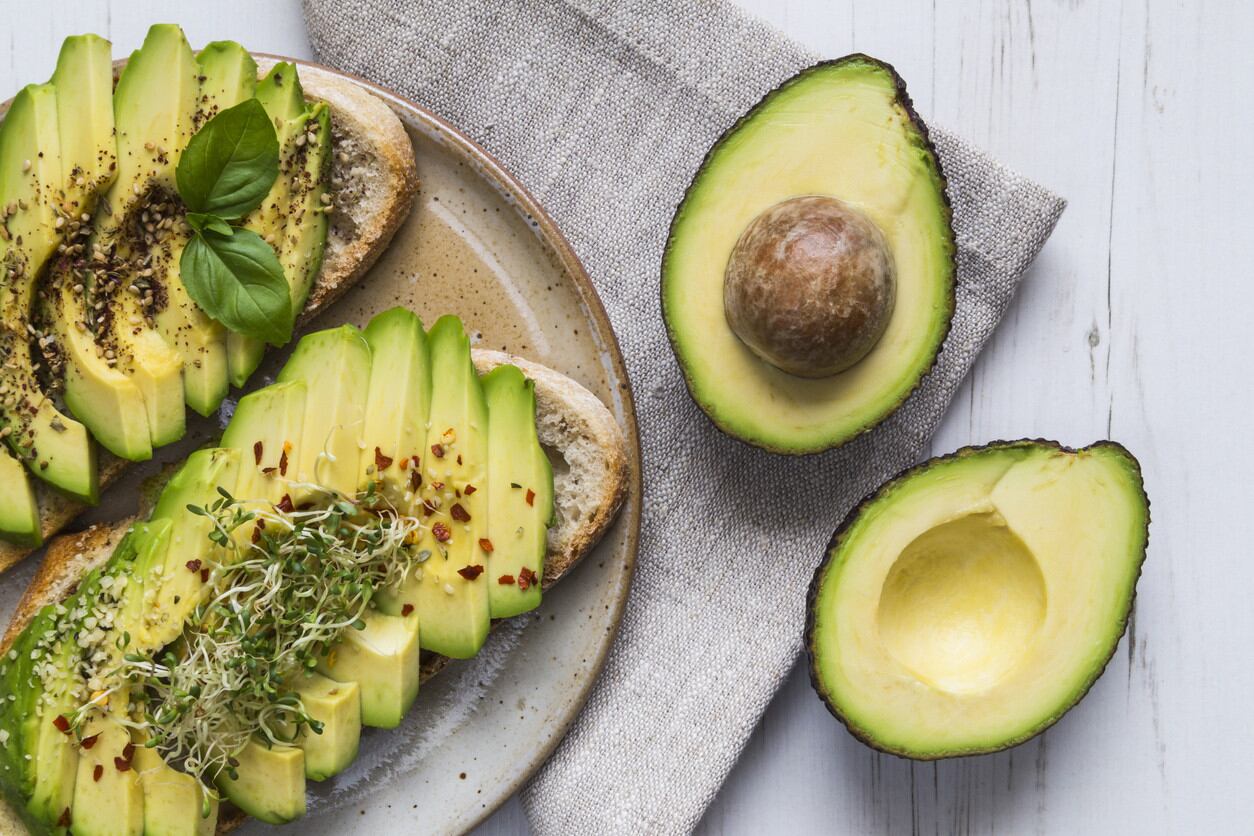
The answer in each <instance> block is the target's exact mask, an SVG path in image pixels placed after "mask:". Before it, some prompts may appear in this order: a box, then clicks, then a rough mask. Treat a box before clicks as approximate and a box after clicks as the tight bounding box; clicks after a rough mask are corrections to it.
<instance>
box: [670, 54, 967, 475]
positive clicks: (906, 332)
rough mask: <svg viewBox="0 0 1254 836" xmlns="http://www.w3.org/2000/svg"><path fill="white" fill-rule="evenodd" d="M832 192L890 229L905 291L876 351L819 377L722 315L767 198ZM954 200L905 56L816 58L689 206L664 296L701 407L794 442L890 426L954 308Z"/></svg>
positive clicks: (679, 218) (798, 448) (720, 161)
mask: <svg viewBox="0 0 1254 836" xmlns="http://www.w3.org/2000/svg"><path fill="white" fill-rule="evenodd" d="M804 195H828V196H832V197H835V198H838V199H839V200H841V201H843V202H845V203H846V204H849V205H850V206H852V207H853V208H854V209H857V210H860V211H861V212H862V213H864V214H865V215H866V216H867V217H868V218H869V219H870V220H871V221H872V222H873V223H874V225H875V226H877V227H878V228H879V230H880V232H882V233H883V236H884V238H885V239H886V241H887V244H888V249H889V251H890V253H891V256H892V260H893V262H894V263H895V265H896V277H897V279H896V304H895V305H894V307H893V311H892V314H891V316H890V318H889V321H888V324H887V328H886V330H885V331H884V334H883V336H881V337H880V338H879V341H878V342H877V343H875V345H874V347H873V348H872V349H871V350H870V353H868V354H867V355H866V356H865V357H863V358H862V359H861V360H860V361H858V362H857V363H856V364H855V365H854V366H852V367H851V368H849V369H847V370H846V371H844V372H841V373H839V374H836V375H833V376H830V377H824V378H817V379H809V378H803V377H798V376H794V375H791V374H788V373H786V372H783V371H780V370H779V369H777V368H775V367H774V366H771V365H769V364H767V363H766V362H764V361H763V360H760V359H758V357H757V356H756V355H755V354H754V353H753V352H752V351H750V350H749V348H748V347H747V346H746V345H745V344H744V343H743V342H741V341H740V339H739V338H738V337H737V336H736V334H735V333H734V332H733V331H732V330H731V328H730V327H729V326H728V323H727V317H726V316H725V314H724V304H723V290H724V271H725V269H726V267H727V264H728V259H729V256H730V254H731V252H732V248H733V247H734V246H735V245H736V242H737V240H738V239H739V238H740V235H741V233H742V232H744V230H745V228H746V227H747V226H748V225H749V223H750V222H751V221H752V220H754V218H756V217H757V216H758V215H759V214H760V213H762V212H763V211H764V210H766V209H768V208H770V207H772V206H775V205H776V204H778V203H780V202H781V201H784V200H787V199H789V198H794V197H800V196H804ZM954 253H955V247H954V236H953V230H952V228H951V226H950V209H949V203H948V200H947V198H946V196H945V184H944V179H943V177H942V175H941V172H940V168H939V165H938V163H937V160H936V155H935V153H934V152H933V150H932V146H931V144H930V143H929V142H928V139H927V132H926V129H925V128H924V127H923V125H922V124H921V123H920V122H919V121H918V119H917V117H916V116H915V115H914V112H913V110H912V109H911V108H910V102H909V99H908V98H907V97H906V94H905V89H904V86H903V85H902V83H901V81H900V79H899V78H898V77H897V75H896V73H894V72H893V70H892V68H891V67H889V66H888V65H886V64H882V63H880V62H878V61H875V60H874V59H871V58H867V57H866V56H861V55H855V56H850V57H847V58H842V59H840V60H838V61H833V62H829V63H825V64H819V65H816V66H814V67H811V68H809V69H807V70H803V71H802V72H801V73H799V74H798V75H796V76H794V77H793V78H792V79H790V80H788V81H786V82H784V83H783V84H782V85H780V86H779V87H778V88H776V89H775V90H774V91H772V92H771V93H769V94H767V96H766V97H765V98H764V99H763V100H762V101H761V102H760V103H758V104H757V105H756V106H755V107H754V108H753V109H752V110H751V111H750V112H749V113H748V114H746V115H745V116H744V117H742V118H741V119H740V121H739V122H737V123H736V125H735V126H734V127H733V128H731V129H730V130H729V131H728V132H727V133H726V134H724V135H723V137H722V138H721V139H720V140H719V141H718V142H717V143H716V144H715V146H714V148H713V149H712V150H711V151H710V153H709V155H708V156H707V157H706V159H705V161H704V163H702V165H701V168H700V169H699V170H698V172H697V174H696V176H695V177H694V179H693V182H692V185H691V186H690V187H689V189H688V192H687V194H686V195H685V196H684V199H683V201H682V203H681V204H680V205H679V208H678V209H677V210H676V212H675V217H674V220H673V222H672V224H671V230H670V237H669V240H668V241H667V245H666V251H665V255H664V258H663V264H662V309H663V313H664V316H665V319H666V326H667V330H668V332H669V334H670V339H671V344H672V346H673V348H674V350H675V354H676V357H677V358H678V360H679V364H680V366H681V368H682V370H683V373H684V377H685V379H686V381H687V384H688V388H689V390H690V392H691V393H692V396H693V398H694V399H695V400H696V402H697V403H698V405H700V407H701V408H702V409H703V410H704V411H705V412H706V414H707V415H709V416H710V418H711V419H712V420H713V421H714V423H715V424H716V425H717V426H718V427H719V428H720V429H722V430H723V431H725V432H727V433H728V434H730V435H732V436H735V437H736V438H739V439H741V440H744V441H746V442H749V443H751V444H755V445H757V446H760V447H763V448H766V449H769V450H773V451H777V452H784V453H809V452H815V451H819V450H824V449H827V448H829V447H833V446H836V445H839V444H842V443H844V442H846V441H848V440H849V439H850V438H852V437H854V436H855V435H857V434H858V433H860V432H862V431H864V430H866V429H868V428H870V427H872V426H874V425H876V424H878V423H879V422H880V421H882V420H883V419H884V418H885V417H887V416H888V415H889V414H891V413H892V411H893V410H894V409H896V407H897V406H898V405H900V404H901V402H902V401H903V400H904V399H905V398H906V396H907V395H909V394H910V392H911V391H912V390H913V389H914V387H915V386H916V384H918V382H919V380H920V379H921V378H922V376H923V375H924V374H925V373H926V372H927V371H928V370H929V369H930V368H931V366H932V364H933V362H934V360H935V358H936V354H937V352H938V351H939V349H940V345H941V342H942V341H943V340H944V337H945V334H946V333H947V332H948V330H949V322H950V319H951V317H952V313H953V306H954V295H953V294H954Z"/></svg>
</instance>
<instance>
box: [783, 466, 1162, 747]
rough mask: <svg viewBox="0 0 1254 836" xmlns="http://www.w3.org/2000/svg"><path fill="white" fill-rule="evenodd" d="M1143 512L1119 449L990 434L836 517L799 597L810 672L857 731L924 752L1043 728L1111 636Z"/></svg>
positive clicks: (1076, 693) (1119, 621) (874, 741)
mask: <svg viewBox="0 0 1254 836" xmlns="http://www.w3.org/2000/svg"><path fill="white" fill-rule="evenodd" d="M1148 523H1149V503H1148V500H1147V499H1146V496H1145V491H1144V487H1143V484H1142V480H1141V474H1140V469H1139V467H1138V465H1137V462H1136V459H1134V458H1133V457H1132V456H1131V454H1129V453H1128V451H1127V450H1125V449H1124V448H1122V447H1120V446H1119V445H1117V444H1114V443H1112V442H1100V443H1098V444H1094V445H1093V446H1091V447H1086V448H1084V449H1082V450H1068V449H1066V448H1064V447H1061V446H1059V445H1057V444H1054V443H1052V442H1043V441H1017V442H998V443H995V444H992V445H989V446H988V447H980V448H967V449H964V450H959V451H958V452H957V453H955V454H953V455H951V456H945V457H942V458H939V459H933V460H931V461H929V462H926V463H924V464H922V465H919V466H918V467H916V468H913V469H912V470H909V471H906V472H905V473H904V474H902V475H901V476H899V477H897V478H896V479H894V480H892V481H891V482H889V483H888V484H886V485H884V486H883V487H882V488H880V490H879V491H878V492H877V493H876V494H874V495H873V496H871V497H869V498H868V499H866V500H865V501H864V502H863V503H862V504H861V505H860V506H859V507H857V508H855V509H854V510H853V511H851V512H850V514H849V516H848V517H847V518H846V519H845V521H844V523H843V524H842V525H841V527H840V528H839V529H838V530H837V532H836V534H835V535H834V536H833V538H832V542H831V546H830V547H829V550H828V553H827V557H826V558H825V560H824V561H823V563H822V565H821V566H820V567H819V569H818V571H817V572H816V573H815V576H814V582H813V583H812V584H811V587H810V606H809V619H808V624H807V629H806V639H807V647H808V650H809V657H810V674H811V679H812V680H813V683H814V686H815V689H816V690H817V691H818V693H819V695H820V696H821V697H822V698H823V700H824V701H825V702H826V703H827V706H828V708H829V709H830V710H831V711H832V713H833V714H835V715H836V716H837V717H838V718H839V719H840V720H841V721H842V722H844V723H845V725H847V726H848V727H849V729H850V730H851V731H852V732H853V733H854V735H856V736H857V737H858V738H859V739H861V740H863V741H865V742H867V743H869V744H870V745H872V746H874V747H876V748H878V749H882V750H883V751H886V752H891V753H893V754H897V755H902V756H905V757H911V758H920V759H933V758H943V757H951V756H955V755H972V754H980V753H984V752H991V751H995V750H999V749H1004V748H1007V747H1009V746H1013V745H1016V744H1018V743H1021V742H1023V741H1024V740H1027V739H1028V738H1030V737H1032V736H1033V735H1036V734H1038V733H1039V732H1041V731H1043V730H1044V729H1045V728H1047V727H1048V726H1050V725H1052V724H1053V723H1054V722H1055V721H1057V720H1058V718H1059V717H1061V716H1062V715H1063V714H1064V713H1065V712H1066V711H1067V710H1068V709H1069V708H1071V707H1072V706H1073V705H1074V704H1075V703H1076V702H1077V701H1079V699H1080V698H1081V697H1082V696H1083V695H1084V694H1085V693H1086V692H1087V691H1088V689H1089V687H1090V686H1091V685H1092V684H1093V682H1094V680H1096V679H1097V677H1098V675H1100V674H1101V672H1102V669H1103V668H1104V667H1105V665H1106V662H1107V661H1108V660H1109V659H1110V656H1111V654H1112V653H1113V652H1114V649H1115V645H1116V644H1117V643H1118V641H1119V636H1120V635H1122V633H1123V630H1124V626H1125V624H1126V622H1127V618H1128V613H1129V611H1130V608H1131V605H1132V596H1133V593H1134V591H1135V587H1136V580H1137V577H1138V576H1139V574H1140V571H1141V562H1142V561H1143V560H1144V558H1145V546H1146V540H1147V536H1148Z"/></svg>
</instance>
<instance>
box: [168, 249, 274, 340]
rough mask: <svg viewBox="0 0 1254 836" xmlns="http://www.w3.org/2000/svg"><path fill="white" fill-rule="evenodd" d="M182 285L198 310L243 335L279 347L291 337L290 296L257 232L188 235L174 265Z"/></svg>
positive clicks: (268, 250)
mask: <svg viewBox="0 0 1254 836" xmlns="http://www.w3.org/2000/svg"><path fill="white" fill-rule="evenodd" d="M179 272H180V273H181V274H182V276H181V278H182V280H183V286H184V287H186V288H187V294H188V295H189V296H191V297H192V300H193V301H195V303H196V304H197V305H199V306H200V308H201V310H203V311H204V312H205V313H207V314H208V315H209V316H211V317H213V318H214V319H216V320H218V321H219V322H221V323H222V324H223V325H225V326H226V327H227V328H230V329H231V330H232V331H235V332H236V333H239V334H244V335H245V336H249V337H255V338H257V339H259V340H265V341H266V342H268V343H270V344H271V345H283V344H284V343H286V342H287V341H288V340H290V339H291V338H292V324H293V319H294V314H293V312H292V298H291V292H290V291H289V290H288V286H287V280H286V279H285V278H283V267H282V265H280V264H279V259H278V257H277V256H275V254H274V250H273V249H272V248H271V247H270V245H269V244H267V243H266V242H265V241H263V240H262V239H261V236H259V235H258V234H257V233H255V232H253V231H252V230H248V229H239V228H237V229H236V230H235V234H234V235H231V236H230V237H227V236H225V235H221V234H219V233H217V232H214V231H212V230H205V231H204V232H202V233H199V234H197V235H193V236H192V239H191V240H190V241H188V242H187V246H186V247H185V248H184V249H183V255H182V258H180V260H179Z"/></svg>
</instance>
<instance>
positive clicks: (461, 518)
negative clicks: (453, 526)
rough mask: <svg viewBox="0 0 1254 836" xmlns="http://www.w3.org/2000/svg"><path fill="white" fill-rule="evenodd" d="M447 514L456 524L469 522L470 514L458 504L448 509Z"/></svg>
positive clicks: (455, 503)
mask: <svg viewBox="0 0 1254 836" xmlns="http://www.w3.org/2000/svg"><path fill="white" fill-rule="evenodd" d="M448 513H449V516H451V517H452V518H453V519H455V520H457V521H458V522H470V512H469V511H467V510H466V509H465V508H463V507H462V504H461V503H460V502H454V503H453V507H452V508H450V509H448Z"/></svg>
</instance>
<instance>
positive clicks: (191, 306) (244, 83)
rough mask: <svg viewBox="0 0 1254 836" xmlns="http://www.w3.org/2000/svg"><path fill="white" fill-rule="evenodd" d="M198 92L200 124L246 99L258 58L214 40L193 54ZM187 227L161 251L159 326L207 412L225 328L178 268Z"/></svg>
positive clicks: (220, 371)
mask: <svg viewBox="0 0 1254 836" xmlns="http://www.w3.org/2000/svg"><path fill="white" fill-rule="evenodd" d="M196 65H197V67H198V68H199V81H200V86H199V98H198V102H197V109H196V113H195V114H194V121H195V124H196V125H197V126H201V125H203V124H204V123H205V122H207V121H208V120H209V119H211V118H213V116H215V115H216V114H217V113H219V112H220V111H222V110H226V109H227V108H230V107H233V106H235V105H237V104H239V103H240V102H242V101H244V100H245V99H250V98H252V96H253V92H254V90H255V89H256V86H257V64H256V62H254V61H253V59H252V56H251V55H249V54H248V52H247V51H246V50H245V49H244V48H243V47H242V46H240V45H239V44H237V43H235V42H234V41H215V42H214V43H211V44H209V45H208V46H206V47H205V48H204V49H202V50H201V51H200V53H199V54H198V55H197V56H196ZM189 236H190V233H189V232H187V231H184V230H183V229H182V227H179V228H178V229H175V230H174V231H173V234H172V235H171V236H170V238H169V241H168V251H163V253H162V254H163V262H164V263H163V266H162V267H161V269H162V271H163V273H164V276H165V280H164V288H165V294H164V300H163V303H162V306H161V309H160V311H159V312H158V313H157V316H156V325H157V331H158V332H159V333H160V334H161V335H162V336H163V337H164V338H165V340H166V342H167V343H169V344H170V345H171V346H173V347H174V349H175V350H176V351H178V352H179V354H180V355H181V356H182V358H183V395H184V398H185V399H186V401H187V405H188V406H190V407H191V408H192V409H194V410H196V411H197V412H199V413H200V414H201V415H210V414H212V413H213V412H214V410H216V409H217V408H218V406H219V404H221V403H222V399H223V398H224V397H226V393H227V390H228V389H229V387H230V384H229V381H228V377H227V361H226V329H225V328H223V326H222V324H221V323H219V322H217V321H215V320H214V319H211V318H210V317H209V316H208V315H206V314H205V312H204V311H202V310H201V309H200V306H199V305H197V304H196V303H195V302H194V301H192V298H191V297H190V296H188V294H187V289H186V288H185V287H184V286H183V282H182V279H181V278H180V273H179V263H180V258H181V257H182V255H183V249H184V247H185V246H186V245H187V241H188V239H189Z"/></svg>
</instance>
